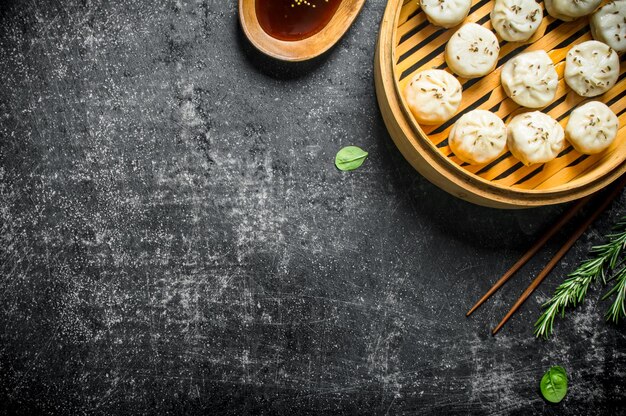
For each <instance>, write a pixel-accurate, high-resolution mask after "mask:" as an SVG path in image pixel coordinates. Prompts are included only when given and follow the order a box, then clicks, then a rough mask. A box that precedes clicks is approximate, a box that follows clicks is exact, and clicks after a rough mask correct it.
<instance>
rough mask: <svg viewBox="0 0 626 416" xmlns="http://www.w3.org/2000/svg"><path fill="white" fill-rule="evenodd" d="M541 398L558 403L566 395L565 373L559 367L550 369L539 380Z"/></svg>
mask: <svg viewBox="0 0 626 416" xmlns="http://www.w3.org/2000/svg"><path fill="white" fill-rule="evenodd" d="M539 387H540V388H541V394H542V395H543V397H544V398H545V399H546V400H547V401H549V402H551V403H558V402H560V401H561V400H563V398H564V397H565V395H566V394H567V373H566V372H565V369H564V368H563V367H560V366H558V365H557V366H554V367H552V368H550V369H549V370H548V371H547V372H546V373H545V374H544V375H543V377H542V378H541V383H540V384H539Z"/></svg>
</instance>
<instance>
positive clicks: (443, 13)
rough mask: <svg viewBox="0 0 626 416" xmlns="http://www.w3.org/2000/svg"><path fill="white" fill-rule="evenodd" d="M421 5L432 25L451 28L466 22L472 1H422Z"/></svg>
mask: <svg viewBox="0 0 626 416" xmlns="http://www.w3.org/2000/svg"><path fill="white" fill-rule="evenodd" d="M420 5H421V7H422V10H423V11H424V13H426V17H427V18H428V20H429V21H430V22H431V23H432V24H434V25H437V26H442V27H445V28H449V27H452V26H456V25H458V24H459V23H461V22H462V21H463V20H465V18H466V17H467V14H468V13H469V11H470V7H471V6H472V0H420Z"/></svg>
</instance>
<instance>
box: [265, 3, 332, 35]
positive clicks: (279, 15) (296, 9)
mask: <svg viewBox="0 0 626 416" xmlns="http://www.w3.org/2000/svg"><path fill="white" fill-rule="evenodd" d="M341 1H342V0H306V1H305V0H256V1H255V8H256V15H257V18H258V19H259V24H260V25H261V27H262V28H263V30H264V31H265V32H266V33H267V34H268V35H270V36H272V37H273V38H276V39H280V40H286V41H295V40H302V39H305V38H308V37H310V36H313V35H314V34H316V33H317V32H319V31H320V30H322V29H323V28H324V26H326V25H327V24H328V22H330V19H332V17H333V15H334V14H335V12H336V11H337V8H338V7H339V4H340V3H341Z"/></svg>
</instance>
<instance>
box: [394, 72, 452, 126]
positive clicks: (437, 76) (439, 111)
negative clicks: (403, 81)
mask: <svg viewBox="0 0 626 416" xmlns="http://www.w3.org/2000/svg"><path fill="white" fill-rule="evenodd" d="M461 95H462V87H461V83H460V82H459V81H458V80H457V79H456V78H455V77H454V75H451V74H449V73H448V72H446V71H442V70H441V69H427V70H425V71H422V72H420V73H418V74H416V75H415V76H414V77H413V79H412V80H411V82H409V83H408V84H407V86H406V88H405V90H404V97H405V98H406V102H407V104H408V106H409V109H410V110H411V113H413V116H415V119H416V120H417V121H418V122H419V123H420V124H441V123H443V122H445V121H448V120H449V119H450V118H452V116H453V115H454V114H456V112H457V110H458V109H459V105H460V104H461Z"/></svg>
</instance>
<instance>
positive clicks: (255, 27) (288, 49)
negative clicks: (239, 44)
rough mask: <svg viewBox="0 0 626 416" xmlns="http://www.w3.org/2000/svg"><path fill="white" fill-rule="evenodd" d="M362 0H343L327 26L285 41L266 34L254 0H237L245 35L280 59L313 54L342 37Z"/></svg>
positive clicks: (356, 14)
mask: <svg viewBox="0 0 626 416" xmlns="http://www.w3.org/2000/svg"><path fill="white" fill-rule="evenodd" d="M363 4H365V0H343V1H342V2H341V4H340V5H339V7H338V8H337V11H336V12H335V14H334V15H333V17H332V18H331V20H330V21H329V22H328V24H327V25H326V26H324V28H323V29H322V30H320V31H319V32H317V33H316V34H314V35H312V36H310V37H308V38H305V39H302V40H297V41H284V40H279V39H276V38H274V37H272V36H270V35H268V34H267V32H265V31H264V30H263V28H262V27H261V25H260V24H259V20H258V19H257V15H256V8H255V0H239V21H240V23H241V28H242V29H243V31H244V33H245V34H246V37H247V38H248V39H249V40H250V42H251V43H252V44H253V45H254V46H255V47H256V48H257V49H258V50H259V51H261V52H263V53H264V54H266V55H269V56H271V57H273V58H275V59H278V60H281V61H290V62H299V61H306V60H308V59H312V58H315V57H317V56H319V55H321V54H323V53H324V52H326V51H327V50H328V49H330V48H331V47H332V46H333V45H334V44H335V43H337V42H338V41H339V39H341V37H342V36H343V35H344V34H345V33H346V32H347V31H348V29H349V28H350V26H351V25H352V22H354V19H356V17H357V16H358V14H359V12H360V11H361V8H362V7H363Z"/></svg>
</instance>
